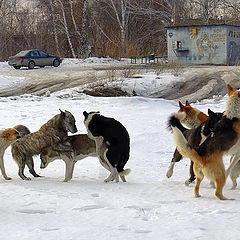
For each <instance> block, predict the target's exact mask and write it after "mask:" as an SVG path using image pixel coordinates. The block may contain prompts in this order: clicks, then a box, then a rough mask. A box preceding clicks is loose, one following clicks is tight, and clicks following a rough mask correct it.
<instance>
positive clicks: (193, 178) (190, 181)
mask: <svg viewBox="0 0 240 240" xmlns="http://www.w3.org/2000/svg"><path fill="white" fill-rule="evenodd" d="M189 173H190V177H189V179H187V180H186V181H185V185H186V186H189V184H191V183H192V182H193V181H194V180H195V179H196V176H195V174H194V171H193V162H192V161H191V163H190V167H189Z"/></svg>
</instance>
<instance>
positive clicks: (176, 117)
mask: <svg viewBox="0 0 240 240" xmlns="http://www.w3.org/2000/svg"><path fill="white" fill-rule="evenodd" d="M185 117H186V113H185V112H177V113H174V114H173V115H172V116H171V117H170V118H169V120H168V127H169V129H171V128H172V127H177V128H178V129H179V130H180V131H181V132H185V131H186V130H187V128H185V127H184V126H183V125H182V124H181V122H180V121H181V120H183V119H184V118H185Z"/></svg>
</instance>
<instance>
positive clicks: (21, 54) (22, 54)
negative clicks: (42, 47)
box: [15, 51, 29, 57]
mask: <svg viewBox="0 0 240 240" xmlns="http://www.w3.org/2000/svg"><path fill="white" fill-rule="evenodd" d="M28 53H29V51H21V52H19V53H17V54H16V55H15V56H16V57H22V56H26V55H27V54H28Z"/></svg>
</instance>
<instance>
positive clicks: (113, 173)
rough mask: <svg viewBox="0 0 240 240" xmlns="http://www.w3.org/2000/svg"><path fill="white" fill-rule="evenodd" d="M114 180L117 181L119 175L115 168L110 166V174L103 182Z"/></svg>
mask: <svg viewBox="0 0 240 240" xmlns="http://www.w3.org/2000/svg"><path fill="white" fill-rule="evenodd" d="M114 180H115V182H119V175H118V171H117V169H116V168H112V170H111V173H110V175H109V176H108V178H106V179H105V180H104V182H110V181H114Z"/></svg>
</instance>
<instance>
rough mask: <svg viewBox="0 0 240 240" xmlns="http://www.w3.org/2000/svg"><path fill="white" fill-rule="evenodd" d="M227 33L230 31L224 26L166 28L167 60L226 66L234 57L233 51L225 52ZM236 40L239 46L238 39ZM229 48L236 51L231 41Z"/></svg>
mask: <svg viewBox="0 0 240 240" xmlns="http://www.w3.org/2000/svg"><path fill="white" fill-rule="evenodd" d="M238 29H240V28H238ZM227 31H229V32H230V29H228V28H227V26H226V25H218V26H196V27H195V26H192V27H190V26H189V27H188V26H186V27H171V28H168V29H167V38H168V60H169V61H170V62H171V61H178V62H182V63H189V64H228V59H229V58H232V59H234V58H236V56H233V51H232V52H231V53H230V51H227V44H228V43H227ZM239 31H240V30H239ZM239 36H240V34H239ZM238 40H239V45H240V38H239V39H238ZM229 42H230V41H229ZM229 44H230V43H229ZM231 46H232V50H233V49H236V46H235V45H234V44H233V41H232V42H231ZM230 48H231V47H229V49H230ZM230 56H231V57H230Z"/></svg>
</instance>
